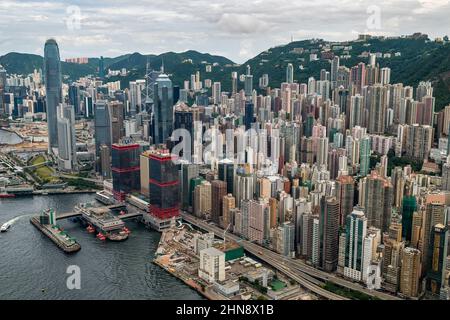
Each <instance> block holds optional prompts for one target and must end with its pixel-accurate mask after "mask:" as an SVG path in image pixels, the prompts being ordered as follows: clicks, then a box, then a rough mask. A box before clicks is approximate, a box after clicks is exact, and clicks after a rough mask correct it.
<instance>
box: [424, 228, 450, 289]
mask: <svg viewBox="0 0 450 320" xmlns="http://www.w3.org/2000/svg"><path fill="white" fill-rule="evenodd" d="M447 254H448V226H445V225H443V224H440V223H438V224H436V225H435V226H434V227H433V229H432V230H431V239H430V244H429V250H428V257H426V259H428V270H427V284H426V289H427V291H428V292H430V293H431V294H433V295H439V294H440V290H441V287H443V286H445V285H447V286H448V283H445V279H446V273H447Z"/></svg>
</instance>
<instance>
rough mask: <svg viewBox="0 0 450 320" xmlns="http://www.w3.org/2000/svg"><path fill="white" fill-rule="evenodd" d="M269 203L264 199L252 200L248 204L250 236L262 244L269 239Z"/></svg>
mask: <svg viewBox="0 0 450 320" xmlns="http://www.w3.org/2000/svg"><path fill="white" fill-rule="evenodd" d="M269 211H270V209H269V203H268V202H267V201H266V200H264V199H260V200H250V201H249V204H248V213H249V215H248V238H249V240H250V241H256V242H257V243H259V244H260V245H262V244H266V242H267V241H268V240H269V236H270V235H269V230H270V229H269V224H270V221H269V219H270V212H269Z"/></svg>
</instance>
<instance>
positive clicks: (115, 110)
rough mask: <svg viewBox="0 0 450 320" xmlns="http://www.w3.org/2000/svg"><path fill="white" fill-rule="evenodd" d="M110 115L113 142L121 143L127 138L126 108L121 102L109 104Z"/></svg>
mask: <svg viewBox="0 0 450 320" xmlns="http://www.w3.org/2000/svg"><path fill="white" fill-rule="evenodd" d="M108 108H109V115H110V117H111V142H112V143H119V142H120V139H122V138H123V137H124V136H125V127H124V116H125V115H124V113H125V110H124V107H123V103H121V102H119V101H112V102H108Z"/></svg>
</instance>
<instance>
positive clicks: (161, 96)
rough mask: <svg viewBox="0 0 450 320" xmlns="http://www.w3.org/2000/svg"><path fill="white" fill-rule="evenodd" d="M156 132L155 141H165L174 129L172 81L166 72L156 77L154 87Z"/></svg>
mask: <svg viewBox="0 0 450 320" xmlns="http://www.w3.org/2000/svg"><path fill="white" fill-rule="evenodd" d="M153 94H154V98H153V101H154V110H153V113H154V116H155V119H154V121H155V133H154V135H155V136H154V137H153V142H154V143H156V144H159V143H165V142H166V140H167V139H168V138H169V137H170V136H171V135H172V131H173V92H172V81H171V80H170V79H169V76H167V75H166V74H160V75H159V76H158V78H156V81H155V85H154V89H153Z"/></svg>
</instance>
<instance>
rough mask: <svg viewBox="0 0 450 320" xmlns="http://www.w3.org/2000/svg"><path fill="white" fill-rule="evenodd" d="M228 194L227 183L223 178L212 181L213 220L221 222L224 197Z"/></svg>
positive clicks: (217, 222)
mask: <svg viewBox="0 0 450 320" xmlns="http://www.w3.org/2000/svg"><path fill="white" fill-rule="evenodd" d="M226 195H227V183H226V182H224V181H221V180H214V181H213V182H211V201H212V203H211V220H212V221H214V222H215V223H216V224H218V225H219V224H220V217H221V216H222V209H223V197H224V196H226Z"/></svg>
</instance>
